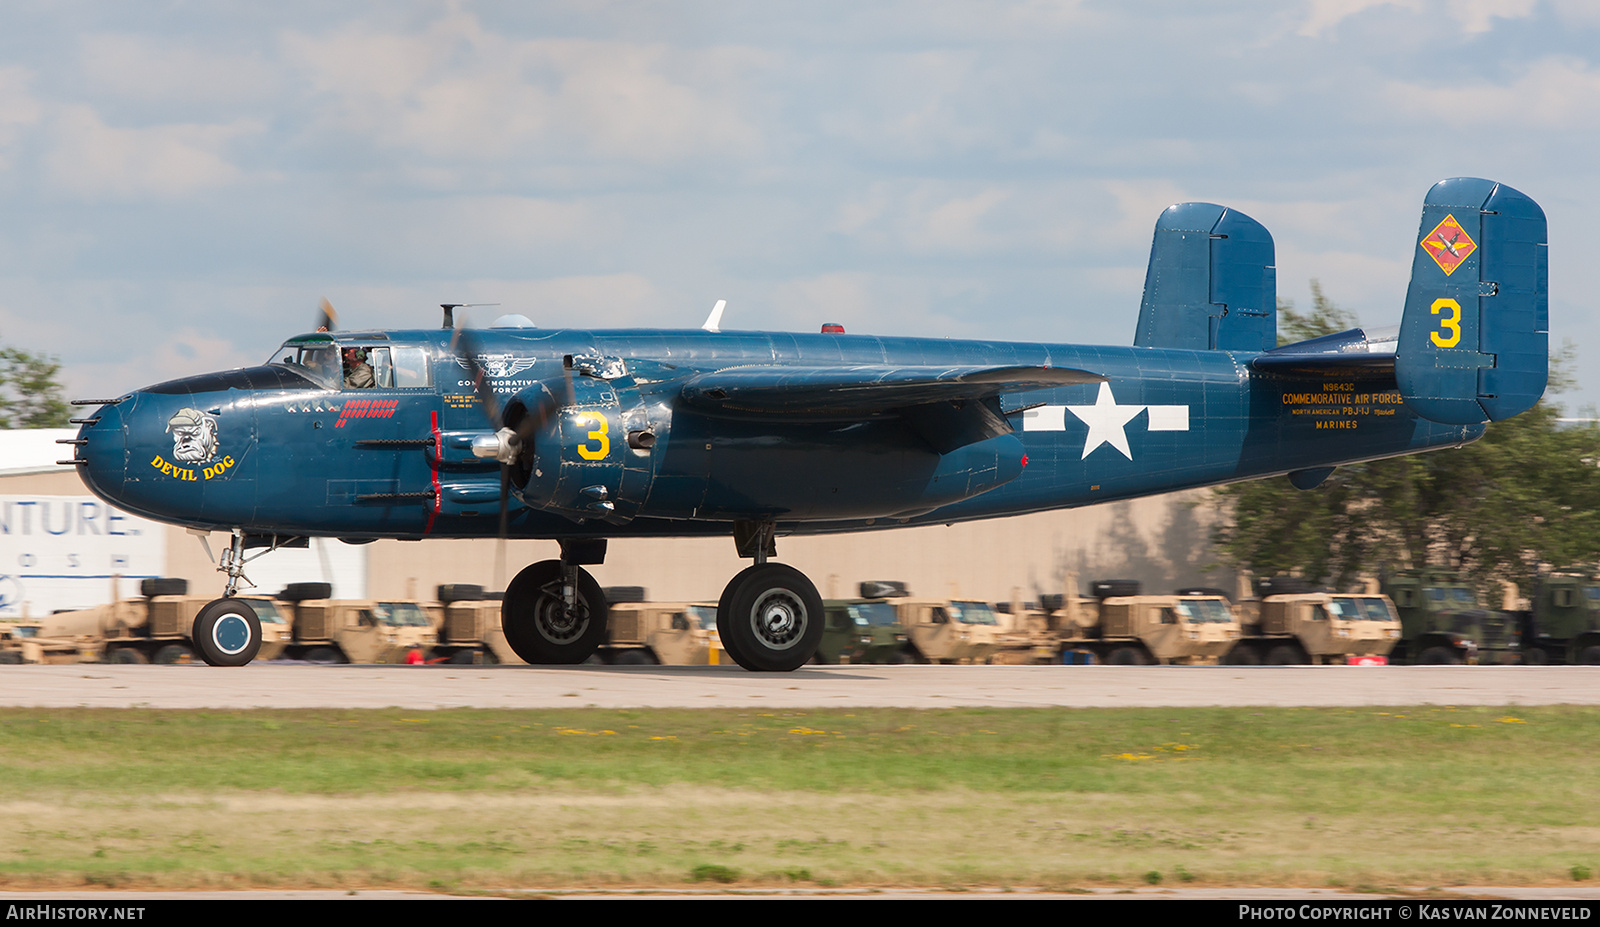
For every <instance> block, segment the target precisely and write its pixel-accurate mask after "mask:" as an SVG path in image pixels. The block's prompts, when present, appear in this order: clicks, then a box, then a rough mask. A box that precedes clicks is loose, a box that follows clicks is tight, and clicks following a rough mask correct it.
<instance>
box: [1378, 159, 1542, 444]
mask: <svg viewBox="0 0 1600 927" xmlns="http://www.w3.org/2000/svg"><path fill="white" fill-rule="evenodd" d="M1548 267H1549V265H1548V249H1547V233H1546V225H1545V218H1544V210H1542V209H1540V208H1539V204H1538V203H1535V202H1534V201H1533V200H1532V199H1530V198H1529V197H1528V196H1526V195H1524V194H1522V193H1520V192H1518V191H1516V190H1513V189H1512V188H1510V187H1508V186H1505V185H1504V184H1498V183H1495V182H1494V181H1490V180H1480V179H1477V178H1473V177H1457V178H1453V179H1451V180H1442V181H1440V182H1439V183H1436V184H1434V185H1433V188H1432V189H1431V190H1429V191H1428V195H1427V198H1426V199H1424V200H1423V204H1422V224H1421V227H1420V230H1419V232H1418V243H1417V253H1416V255H1415V257H1414V258H1413V261H1412V265H1411V285H1410V287H1409V288H1408V289H1407V291H1406V306H1405V315H1404V316H1403V317H1402V318H1401V322H1400V341H1399V345H1398V347H1397V351H1396V356H1395V379H1396V381H1397V382H1398V384H1399V387H1400V396H1401V398H1402V399H1403V400H1404V401H1405V404H1406V406H1407V407H1408V408H1410V409H1411V410H1412V411H1413V412H1415V413H1416V414H1418V415H1420V416H1422V417H1423V418H1426V419H1428V420H1429V421H1434V422H1441V423H1445V424H1452V425H1473V424H1479V423H1481V422H1486V421H1499V420H1501V419H1506V418H1510V417H1511V416H1513V415H1516V414H1518V413H1520V412H1524V411H1526V410H1528V409H1530V408H1532V407H1533V405H1534V403H1537V402H1538V401H1539V397H1541V396H1543V395H1544V388H1545V381H1546V377H1547V375H1548V372H1549V352H1550V344H1549V342H1550V338H1549V328H1550V324H1549V303H1550V297H1549V273H1548Z"/></svg>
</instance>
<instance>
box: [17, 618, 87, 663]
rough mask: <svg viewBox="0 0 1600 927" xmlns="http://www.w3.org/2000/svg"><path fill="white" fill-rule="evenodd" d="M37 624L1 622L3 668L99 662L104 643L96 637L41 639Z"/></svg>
mask: <svg viewBox="0 0 1600 927" xmlns="http://www.w3.org/2000/svg"><path fill="white" fill-rule="evenodd" d="M43 629H44V626H43V625H41V624H40V623H39V622H37V621H26V620H24V621H7V622H4V623H0V665H17V664H22V663H91V662H97V661H98V660H99V658H100V653H101V651H102V650H103V649H104V647H105V642H104V641H103V640H100V639H98V638H93V637H87V636H85V637H42V636H40V632H41V631H42V630H43Z"/></svg>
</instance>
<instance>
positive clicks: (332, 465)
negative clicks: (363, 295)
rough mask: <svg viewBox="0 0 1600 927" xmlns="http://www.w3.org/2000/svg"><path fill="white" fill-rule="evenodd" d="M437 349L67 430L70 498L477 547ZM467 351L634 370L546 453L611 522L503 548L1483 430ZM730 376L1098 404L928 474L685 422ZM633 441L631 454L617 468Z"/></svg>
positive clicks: (303, 373)
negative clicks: (705, 383)
mask: <svg viewBox="0 0 1600 927" xmlns="http://www.w3.org/2000/svg"><path fill="white" fill-rule="evenodd" d="M450 338H451V334H450V332H448V331H442V330H418V331H393V332H339V333H336V334H334V335H331V336H329V335H320V336H307V338H306V339H296V340H295V341H292V342H291V343H290V344H288V345H286V346H285V349H283V350H280V351H279V352H277V353H276V354H275V355H274V357H273V359H272V363H269V364H267V365H264V366H262V367H255V368H243V369H239V370H233V371H227V372H223V373H217V374H207V375H203V376H198V377H189V378H186V379H181V380H174V381H170V382H167V383H162V384H158V385H156V386H152V387H149V388H146V389H143V390H139V391H136V392H133V393H130V394H128V395H126V396H124V397H122V398H121V399H119V400H117V401H116V402H114V403H112V404H108V405H106V406H104V407H102V408H101V409H100V410H99V411H98V412H97V413H95V414H94V415H93V416H92V417H91V418H90V420H88V421H87V422H86V423H85V424H84V425H83V427H82V429H81V431H80V435H79V437H80V439H81V440H82V441H83V442H84V443H83V444H82V445H81V447H80V450H79V458H80V459H81V460H83V461H85V463H83V464H82V465H81V466H80V470H81V472H82V474H83V478H84V481H85V482H86V483H87V484H88V486H89V488H90V489H91V490H93V491H94V492H95V493H96V494H97V495H99V496H100V497H102V498H104V499H105V500H106V501H108V502H110V503H112V504H114V505H116V506H118V507H120V508H122V509H125V510H127V511H130V512H134V513H137V514H140V515H144V516H147V517H150V518H154V519H158V520H162V521H166V522H172V523H176V524H181V525H185V526H189V527H195V528H205V529H222V530H227V529H232V528H239V527H244V528H245V529H246V530H248V531H249V532H252V533H256V534H277V535H280V536H326V537H341V538H347V539H352V540H354V539H365V538H378V537H400V538H423V537H493V536H495V535H496V534H497V533H498V532H499V530H500V515H499V506H500V496H501V485H502V483H501V481H502V472H501V466H500V464H498V463H496V462H495V461H494V460H485V459H482V458H479V457H476V456H474V455H473V454H472V453H471V442H472V439H473V438H474V437H478V436H483V435H488V434H492V433H493V432H494V431H495V430H496V427H497V424H498V423H494V422H491V421H489V419H488V417H487V416H486V414H485V411H484V409H483V406H482V403H481V402H480V400H479V398H478V396H477V395H476V394H475V391H474V384H473V375H472V373H471V368H470V367H469V365H467V364H465V363H463V362H462V360H461V359H460V358H459V357H458V356H457V355H456V353H454V352H453V351H452V349H451V342H450ZM310 339H320V342H313V341H312V340H310ZM297 343H299V344H300V347H301V348H303V347H304V345H305V344H312V343H322V344H325V345H326V346H327V347H328V349H329V350H330V351H332V350H334V349H342V348H347V347H351V346H355V347H359V348H361V349H362V350H363V351H364V352H365V354H366V356H367V357H368V358H370V359H371V360H372V361H373V364H372V367H373V370H374V371H375V376H374V377H373V378H372V381H371V382H372V385H363V386H356V385H346V382H345V378H344V377H342V376H340V373H339V371H338V370H337V368H334V369H332V370H323V371H320V372H318V371H315V370H310V369H307V368H306V367H303V366H300V365H297V364H296V363H293V362H290V363H285V362H284V361H285V359H286V358H292V355H293V351H294V348H295V345H296V344H297ZM474 350H475V351H476V353H477V357H478V361H479V364H478V366H479V367H480V368H481V369H482V370H483V371H484V373H485V374H486V376H487V379H488V383H489V384H490V385H491V386H492V388H493V390H494V393H495V394H496V395H497V396H500V397H503V398H504V399H507V400H509V399H511V398H512V397H515V396H517V395H518V394H519V393H522V392H523V391H525V390H529V389H531V388H534V387H536V386H537V384H539V383H540V382H544V383H557V384H559V383H561V382H562V381H563V378H564V379H565V383H566V384H567V387H568V389H569V391H570V389H571V384H572V378H573V376H574V374H573V373H572V361H571V358H574V357H578V358H598V359H603V360H606V359H609V360H618V361H620V362H621V365H620V367H619V368H614V369H613V371H612V373H615V372H616V370H625V374H624V375H623V376H621V377H620V378H612V377H611V376H609V375H608V376H607V377H606V378H605V379H598V378H584V379H583V384H582V385H583V387H584V389H587V390H588V393H587V394H585V395H589V396H590V397H591V400H590V401H592V404H593V406H592V407H593V408H594V409H596V410H600V409H602V408H605V409H610V410H614V411H612V412H607V413H605V415H606V416H608V417H610V418H620V419H623V420H624V421H622V422H608V418H607V417H602V416H601V415H600V414H596V415H595V416H594V418H595V420H596V421H598V422H601V423H608V424H607V425H606V426H605V427H610V428H611V429H612V430H611V431H605V427H597V428H596V429H595V430H592V431H590V432H588V433H587V434H581V433H575V434H578V437H576V438H574V439H573V441H572V446H570V447H565V448H553V447H552V448H550V449H548V451H549V453H552V454H554V453H561V452H566V453H567V458H569V460H568V462H569V463H576V464H578V465H579V467H580V468H581V467H592V469H590V470H584V469H573V468H571V467H568V469H567V470H563V471H562V472H563V473H566V472H569V471H570V472H572V473H577V474H579V476H577V477H574V479H578V480H579V482H580V483H582V482H585V481H590V476H589V474H591V473H593V474H596V475H595V476H594V477H593V480H592V481H593V482H594V483H595V485H594V486H582V487H580V491H593V490H595V489H596V487H600V488H601V491H600V492H599V495H598V497H597V498H603V499H613V500H615V502H616V503H617V505H616V506H613V507H612V508H611V509H609V510H608V511H609V512H610V514H608V515H607V516H606V517H598V516H596V517H589V516H588V514H587V513H586V510H583V509H580V508H574V506H575V505H576V504H577V503H575V502H566V503H561V504H554V503H552V504H550V505H545V504H544V503H543V501H542V500H543V499H544V498H545V497H544V496H540V495H539V494H538V492H536V491H535V487H534V485H531V484H530V485H529V486H528V487H526V488H519V489H518V490H517V492H516V493H515V494H514V497H513V498H511V499H510V502H509V511H508V516H507V533H508V534H509V535H510V536H512V537H526V538H555V537H582V536H595V537H620V536H636V535H654V536H689V535H702V534H726V533H727V532H728V531H729V527H730V523H731V522H733V521H734V520H736V519H756V520H766V521H772V522H775V523H776V525H777V529H778V531H779V532H780V533H786V534H792V533H820V532H831V531H856V530H867V529H877V528H886V527H897V526H901V525H916V524H934V523H948V522H956V521H966V520H973V519H982V518H993V517H998V516H1005V515H1012V514H1019V513H1025V512H1035V511H1042V510H1048V509H1058V508H1068V507H1073V506H1079V505H1088V504H1093V503H1097V502H1103V501H1110V500H1118V499H1127V498H1132V497H1136V496H1143V495H1148V494H1152V493H1159V492H1166V491H1170V490H1177V489H1185V488H1192V487H1198V486H1206V485H1214V484H1218V483H1225V482H1230V481H1235V480H1242V479H1249V478H1254V477H1261V476H1268V475H1272V474H1279V473H1285V472H1291V471H1300V470H1315V469H1318V468H1324V467H1332V466H1337V465H1340V464H1347V463H1353V462H1358V461H1363V460H1371V459H1376V458H1382V457H1389V456H1395V455H1399V454H1405V453H1411V452H1415V451H1419V450H1426V449H1430V448H1439V447H1449V446H1459V445H1461V444H1464V443H1467V442H1469V441H1472V440H1474V439H1476V438H1477V437H1479V436H1480V435H1481V434H1482V431H1483V429H1482V426H1477V425H1468V426H1448V425H1440V424H1436V423H1432V422H1429V421H1426V420H1424V419H1420V418H1418V417H1417V416H1415V415H1414V414H1412V413H1411V412H1410V411H1408V409H1407V408H1406V407H1405V406H1404V405H1403V404H1402V403H1401V401H1400V397H1399V394H1398V392H1396V391H1395V389H1394V387H1393V385H1392V383H1390V384H1386V385H1385V384H1380V385H1379V388H1377V389H1374V388H1373V385H1372V384H1371V383H1370V382H1368V383H1363V382H1362V381H1352V380H1336V379H1327V380H1321V379H1319V380H1312V379H1307V378H1303V377H1283V376H1275V375H1263V374H1261V373H1255V372H1252V371H1251V370H1250V369H1249V366H1248V361H1249V357H1250V355H1248V354H1240V353H1237V352H1227V351H1189V350H1170V349H1157V348H1142V347H1097V346H1082V345H1061V344H1031V343H1004V342H985V341H955V340H946V339H934V338H887V337H875V336H864V335H846V334H784V333H743V332H720V333H714V332H704V331H660V330H615V331H578V330H538V329H491V330H486V331H482V332H478V333H476V336H475V340H474ZM746 365H762V366H801V365H804V366H807V367H822V366H826V367H854V366H865V365H879V366H882V365H896V366H910V367H939V366H959V365H992V366H996V367H1001V366H1005V367H1054V368H1077V369H1081V370H1085V371H1092V372H1094V373H1097V374H1100V375H1102V376H1104V377H1105V378H1106V382H1104V383H1082V384H1076V385H1071V386H1061V387H1056V388H1053V389H1043V390H1035V391H1030V392H1019V393H1014V394H1006V395H1002V396H1000V397H998V411H999V413H1000V414H1001V415H1003V416H1004V418H1005V420H1006V422H1008V423H1009V424H1010V425H1011V427H1012V429H1013V430H1014V433H1013V434H1010V435H1002V436H1000V437H996V438H990V439H988V440H986V441H982V442H979V443H976V444H973V445H970V446H968V447H962V448H959V449H957V450H954V451H949V452H947V453H944V454H941V453H939V452H938V451H936V450H934V449H932V448H930V447H929V446H928V445H927V443H926V442H925V441H923V440H922V439H920V438H918V437H917V434H916V433H915V432H914V431H913V430H912V429H910V428H909V427H908V426H907V424H906V422H905V419H904V417H903V416H900V415H898V414H896V412H895V410H885V411H884V412H883V413H881V414H874V415H870V416H859V415H856V416H839V415H827V414H809V415H808V414H801V413H797V412H782V413H772V412H764V413H752V412H741V411H739V410H733V411H729V410H726V409H716V408H707V407H704V406H700V405H695V404H693V403H689V402H685V401H683V399H682V389H683V385H684V383H685V382H686V381H688V380H689V379H691V378H693V377H695V376H697V375H700V374H704V373H707V372H712V371H717V370H722V369H725V368H729V367H735V366H746ZM578 376H580V377H582V374H579V375H578ZM580 405H581V403H580ZM585 427H587V426H585ZM646 431H647V432H648V433H649V435H650V437H651V441H650V442H648V446H634V444H635V443H639V444H645V443H646V442H634V441H633V437H634V436H637V435H638V434H641V433H644V432H646ZM575 454H576V455H578V456H574V455H575ZM552 459H553V458H552ZM607 468H610V469H607ZM544 469H548V468H544ZM531 470H532V471H533V473H532V475H531V476H530V475H529V474H524V476H525V477H527V478H529V479H531V480H532V484H538V483H539V480H540V479H554V477H548V478H546V477H545V475H544V471H543V470H542V469H541V468H540V466H539V465H538V464H534V465H533V466H532V467H531ZM607 480H610V482H609V483H608V482H606V481H607ZM605 487H609V493H610V495H607V490H606V488H605ZM540 491H541V492H542V490H540ZM552 491H553V492H555V491H558V490H552ZM559 491H560V492H568V494H569V495H572V493H571V492H570V491H568V490H559ZM574 498H577V497H576V496H575V497H574ZM580 501H581V499H580Z"/></svg>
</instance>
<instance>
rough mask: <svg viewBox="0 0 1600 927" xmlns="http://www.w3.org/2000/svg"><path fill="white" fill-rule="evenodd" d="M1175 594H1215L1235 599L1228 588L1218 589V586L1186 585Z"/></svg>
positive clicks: (1229, 599) (1230, 599)
mask: <svg viewBox="0 0 1600 927" xmlns="http://www.w3.org/2000/svg"><path fill="white" fill-rule="evenodd" d="M1173 595H1215V596H1221V597H1222V598H1224V599H1227V600H1228V601H1229V602H1232V601H1233V596H1231V595H1228V590H1226V589H1218V588H1217V587H1216V586H1184V587H1183V588H1182V589H1179V590H1178V591H1177V592H1174V593H1173Z"/></svg>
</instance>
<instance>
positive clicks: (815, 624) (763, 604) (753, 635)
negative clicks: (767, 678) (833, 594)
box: [717, 563, 822, 673]
mask: <svg viewBox="0 0 1600 927" xmlns="http://www.w3.org/2000/svg"><path fill="white" fill-rule="evenodd" d="M717 636H718V637H720V638H721V639H722V649H723V650H726V651H727V652H728V655H729V656H731V657H733V659H734V662H736V663H738V664H739V665H740V666H742V667H744V668H745V669H747V670H753V671H756V672H769V673H785V672H789V671H790V670H795V669H799V668H800V667H802V666H804V665H806V664H807V663H808V662H810V660H811V655H812V654H814V653H816V650H817V645H818V644H819V643H821V641H822V596H821V595H819V594H818V593H817V587H816V586H815V585H813V584H812V582H811V580H809V579H807V578H806V576H805V574H804V573H801V572H800V571H799V570H797V569H795V568H794V567H791V566H785V565H783V564H781V563H762V564H757V565H756V566H752V567H748V568H746V569H745V570H744V571H743V572H741V573H740V574H739V575H737V576H735V577H734V578H733V580H732V581H731V582H729V583H728V586H727V588H726V589H724V590H723V591H722V598H721V599H720V600H719V601H718V603H717Z"/></svg>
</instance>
